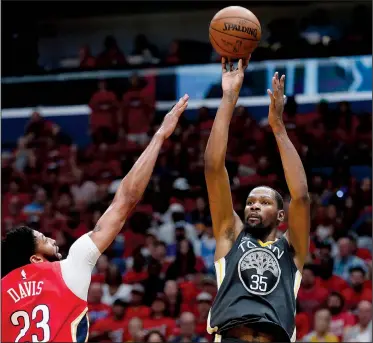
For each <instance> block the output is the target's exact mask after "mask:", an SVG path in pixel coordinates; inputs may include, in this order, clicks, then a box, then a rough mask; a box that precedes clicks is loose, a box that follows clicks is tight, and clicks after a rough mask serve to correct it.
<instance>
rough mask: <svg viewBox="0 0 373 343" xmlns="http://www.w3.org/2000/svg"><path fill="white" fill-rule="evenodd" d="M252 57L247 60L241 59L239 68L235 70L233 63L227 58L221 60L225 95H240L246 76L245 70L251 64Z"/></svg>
mask: <svg viewBox="0 0 373 343" xmlns="http://www.w3.org/2000/svg"><path fill="white" fill-rule="evenodd" d="M250 57H251V55H250V56H249V57H248V58H246V59H240V60H239V61H238V66H237V68H234V66H233V63H232V62H231V61H230V60H229V61H228V60H227V58H225V57H223V58H222V59H221V66H222V73H223V76H222V88H223V93H232V92H233V93H234V94H237V95H238V94H239V93H240V90H241V86H242V82H243V79H244V75H245V70H246V68H247V66H248V64H249V61H250Z"/></svg>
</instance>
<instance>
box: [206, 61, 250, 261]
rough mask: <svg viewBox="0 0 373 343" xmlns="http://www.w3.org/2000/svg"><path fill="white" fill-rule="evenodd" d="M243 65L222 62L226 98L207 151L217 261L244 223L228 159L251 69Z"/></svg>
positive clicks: (216, 120) (225, 251)
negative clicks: (233, 127)
mask: <svg viewBox="0 0 373 343" xmlns="http://www.w3.org/2000/svg"><path fill="white" fill-rule="evenodd" d="M247 62H248V60H247V61H245V64H243V63H244V62H243V61H242V60H240V61H239V64H238V68H237V69H236V70H233V66H232V64H231V65H230V67H229V69H230V71H227V69H226V60H225V59H224V58H223V59H222V73H223V77H222V87H223V98H222V101H221V103H220V106H219V109H218V111H217V113H216V117H215V120H214V125H213V127H212V130H211V133H210V137H209V140H208V142H207V146H206V151H205V178H206V184H207V191H208V196H209V203H210V211H211V217H212V225H213V231H214V236H215V239H216V244H217V246H216V252H215V259H216V260H218V259H219V258H221V257H223V256H225V255H226V254H227V253H228V251H229V250H230V248H231V246H232V243H233V241H234V240H235V239H236V237H237V235H238V234H239V231H240V230H241V227H242V223H241V220H240V219H239V217H238V216H237V214H236V213H235V212H234V209H233V203H232V195H231V189H230V183H229V177H228V172H227V169H226V168H225V156H226V151H227V144H228V134H229V125H230V122H231V119H232V115H233V111H234V108H235V106H236V103H237V100H238V96H239V92H240V89H241V85H242V80H243V76H244V69H245V67H246V65H247Z"/></svg>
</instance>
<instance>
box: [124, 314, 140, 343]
mask: <svg viewBox="0 0 373 343" xmlns="http://www.w3.org/2000/svg"><path fill="white" fill-rule="evenodd" d="M124 336H125V338H126V342H127V343H130V342H143V338H144V337H143V336H144V333H143V325H142V320H141V319H140V318H137V317H133V318H132V319H131V320H130V321H129V322H128V332H127V333H126V334H125V335H124Z"/></svg>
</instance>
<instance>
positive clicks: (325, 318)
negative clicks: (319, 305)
mask: <svg viewBox="0 0 373 343" xmlns="http://www.w3.org/2000/svg"><path fill="white" fill-rule="evenodd" d="M330 321H331V315H330V312H329V311H328V310H326V309H322V310H318V311H317V312H316V314H315V329H314V331H312V332H310V333H309V334H308V335H306V336H305V337H304V338H303V342H339V340H338V337H337V336H336V335H334V334H333V333H331V332H330Z"/></svg>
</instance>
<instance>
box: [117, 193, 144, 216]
mask: <svg viewBox="0 0 373 343" xmlns="http://www.w3.org/2000/svg"><path fill="white" fill-rule="evenodd" d="M139 200H140V197H139V196H138V195H137V193H136V192H135V191H130V192H127V193H126V194H123V195H122V196H121V197H115V198H114V200H113V202H112V206H114V207H116V208H117V209H118V210H119V211H120V212H121V213H128V212H130V211H131V210H132V209H133V208H134V207H135V206H136V204H137V203H138V202H139Z"/></svg>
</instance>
